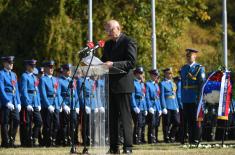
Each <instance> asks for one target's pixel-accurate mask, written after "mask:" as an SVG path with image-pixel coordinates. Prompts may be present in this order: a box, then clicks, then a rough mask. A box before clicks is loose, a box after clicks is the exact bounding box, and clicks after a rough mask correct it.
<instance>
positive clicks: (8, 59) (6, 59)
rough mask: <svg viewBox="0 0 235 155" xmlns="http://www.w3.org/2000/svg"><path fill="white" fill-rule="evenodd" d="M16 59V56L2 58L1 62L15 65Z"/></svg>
mask: <svg viewBox="0 0 235 155" xmlns="http://www.w3.org/2000/svg"><path fill="white" fill-rule="evenodd" d="M14 59H15V57H14V56H6V57H1V60H2V61H3V62H9V63H14Z"/></svg>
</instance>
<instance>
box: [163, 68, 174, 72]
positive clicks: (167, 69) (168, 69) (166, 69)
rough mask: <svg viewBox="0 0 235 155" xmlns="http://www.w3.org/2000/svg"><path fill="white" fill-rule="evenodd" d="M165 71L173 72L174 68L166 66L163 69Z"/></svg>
mask: <svg viewBox="0 0 235 155" xmlns="http://www.w3.org/2000/svg"><path fill="white" fill-rule="evenodd" d="M162 71H163V72H164V73H165V72H171V73H172V68H171V67H168V68H165V69H163V70H162Z"/></svg>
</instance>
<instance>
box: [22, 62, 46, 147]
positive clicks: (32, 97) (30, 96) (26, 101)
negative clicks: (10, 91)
mask: <svg viewBox="0 0 235 155" xmlns="http://www.w3.org/2000/svg"><path fill="white" fill-rule="evenodd" d="M25 66H26V71H25V72H24V73H23V74H22V76H21V83H20V84H21V101H22V111H21V113H20V119H21V121H20V122H21V123H20V131H21V135H20V139H21V145H22V146H33V145H35V144H36V142H37V139H38V134H39V131H40V129H41V125H42V118H41V113H40V111H41V102H40V94H39V89H38V85H39V79H38V78H37V77H36V76H35V75H34V74H33V71H34V68H35V66H36V60H25ZM33 124H34V126H33Z"/></svg>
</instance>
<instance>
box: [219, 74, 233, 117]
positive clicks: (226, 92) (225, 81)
mask: <svg viewBox="0 0 235 155" xmlns="http://www.w3.org/2000/svg"><path fill="white" fill-rule="evenodd" d="M230 76H231V74H230V72H229V71H226V72H224V73H223V77H222V81H221V88H220V100H219V107H218V119H222V120H228V115H229V107H230V103H231V97H232V84H231V79H230V78H231V77H230Z"/></svg>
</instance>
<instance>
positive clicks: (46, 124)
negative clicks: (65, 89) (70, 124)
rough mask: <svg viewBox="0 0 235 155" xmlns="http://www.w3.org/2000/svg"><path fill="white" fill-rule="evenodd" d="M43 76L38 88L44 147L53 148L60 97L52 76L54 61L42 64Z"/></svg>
mask: <svg viewBox="0 0 235 155" xmlns="http://www.w3.org/2000/svg"><path fill="white" fill-rule="evenodd" d="M43 66H44V71H45V75H44V76H43V77H41V79H40V83H39V88H40V95H41V101H42V103H41V105H42V119H43V131H42V133H43V138H44V144H45V145H46V146H54V145H55V142H56V136H57V132H58V130H59V127H60V120H59V112H60V111H61V110H62V108H61V102H62V99H61V96H60V91H61V89H60V85H59V80H58V79H57V78H55V77H54V76H53V71H54V68H53V67H54V61H49V62H45V63H43Z"/></svg>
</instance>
